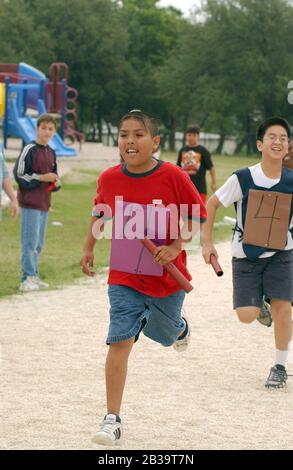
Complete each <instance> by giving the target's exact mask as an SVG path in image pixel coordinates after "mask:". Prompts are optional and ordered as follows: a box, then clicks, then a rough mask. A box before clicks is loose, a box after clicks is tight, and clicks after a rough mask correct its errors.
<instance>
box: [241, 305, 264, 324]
mask: <svg viewBox="0 0 293 470" xmlns="http://www.w3.org/2000/svg"><path fill="white" fill-rule="evenodd" d="M236 313H237V316H238V319H239V320H240V321H241V322H242V323H252V322H253V321H254V320H256V319H257V317H258V316H259V313H260V308H259V307H240V308H237V309H236Z"/></svg>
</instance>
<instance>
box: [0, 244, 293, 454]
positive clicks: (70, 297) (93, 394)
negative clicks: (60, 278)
mask: <svg viewBox="0 0 293 470" xmlns="http://www.w3.org/2000/svg"><path fill="white" fill-rule="evenodd" d="M219 252H220V253H221V261H222V264H223V267H224V270H225V275H224V277H222V278H217V277H216V276H215V274H214V273H213V271H212V270H211V268H210V267H208V266H206V265H205V264H204V263H203V262H202V260H201V258H200V257H199V256H198V255H195V254H193V255H192V256H191V262H190V269H191V272H192V274H193V283H194V286H195V289H194V291H192V293H190V294H189V295H188V296H187V298H186V309H187V311H188V313H189V318H190V321H191V324H192V342H191V345H190V347H189V349H188V352H186V353H182V354H178V353H177V352H176V351H175V350H174V349H173V348H163V347H161V346H160V345H158V344H155V343H153V342H151V341H150V340H149V339H147V338H145V337H144V336H143V335H142V336H141V340H140V341H139V343H138V344H137V345H136V346H135V348H134V350H133V353H132V356H131V359H130V364H129V376H128V381H127V386H126V392H125V397H124V406H123V409H122V419H123V424H124V433H125V440H124V444H123V445H122V447H120V449H292V448H293V407H292V397H293V383H292V378H290V379H289V386H288V389H287V391H276V392H268V391H266V390H265V389H264V381H265V379H266V376H267V374H268V372H269V368H270V366H271V363H272V360H273V330H272V329H271V328H265V327H262V326H261V325H259V324H258V323H256V324H255V325H250V326H244V325H241V324H239V322H238V321H237V320H236V318H235V315H234V313H233V311H232V306H231V274H230V261H229V258H230V256H229V244H228V243H225V244H221V246H220V247H219ZM0 318H1V332H0V342H1V346H2V362H1V369H0V376H1V387H0V403H1V431H0V448H2V449H94V448H95V449H98V448H99V446H94V445H92V444H91V437H92V434H93V433H94V432H95V430H96V429H97V425H98V423H99V422H100V419H101V417H102V416H103V414H104V412H105V389H104V360H105V356H106V352H107V347H106V346H105V345H104V339H105V335H106V332H107V324H108V305H107V294H106V277H105V273H104V274H102V275H99V276H98V277H97V278H96V279H94V280H85V281H84V282H82V283H80V284H79V285H75V286H71V287H67V288H66V289H63V290H57V291H49V292H35V293H29V294H25V295H19V296H15V297H13V298H10V299H7V300H2V301H1V302H0ZM291 373H292V366H291Z"/></svg>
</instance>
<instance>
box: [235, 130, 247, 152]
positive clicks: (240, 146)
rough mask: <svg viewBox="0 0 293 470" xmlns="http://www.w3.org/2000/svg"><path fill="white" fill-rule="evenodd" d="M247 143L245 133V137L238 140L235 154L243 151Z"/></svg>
mask: <svg viewBox="0 0 293 470" xmlns="http://www.w3.org/2000/svg"><path fill="white" fill-rule="evenodd" d="M245 144H246V134H245V136H244V137H242V139H241V140H240V142H238V144H237V145H236V149H235V152H234V153H235V155H238V154H239V153H240V152H241V150H242V148H243V146H244V145H245Z"/></svg>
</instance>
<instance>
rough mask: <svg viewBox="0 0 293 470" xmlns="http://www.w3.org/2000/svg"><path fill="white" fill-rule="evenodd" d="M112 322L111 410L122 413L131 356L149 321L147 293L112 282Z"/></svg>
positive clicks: (108, 365) (108, 366)
mask: <svg viewBox="0 0 293 470" xmlns="http://www.w3.org/2000/svg"><path fill="white" fill-rule="evenodd" d="M108 294H109V300H110V306H111V308H110V325H109V331H108V336H107V344H109V351H108V355H107V360H106V386H107V404H108V413H111V414H116V415H119V412H120V406H121V400H122V395H123V390H124V385H125V380H126V374H127V362H128V356H129V354H130V351H131V349H132V346H133V344H134V342H135V340H136V339H137V337H138V334H139V332H140V331H141V329H142V327H143V325H144V324H145V322H146V320H147V318H148V316H149V310H148V307H147V305H146V301H147V296H146V295H144V294H142V293H140V292H138V291H136V290H134V289H131V288H130V287H127V286H122V285H110V286H109V288H108Z"/></svg>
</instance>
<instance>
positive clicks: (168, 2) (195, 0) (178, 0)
mask: <svg viewBox="0 0 293 470" xmlns="http://www.w3.org/2000/svg"><path fill="white" fill-rule="evenodd" d="M160 5H162V6H163V7H167V6H173V7H175V8H177V9H178V10H181V11H182V12H183V13H184V14H185V15H187V14H188V13H189V9H190V8H191V7H192V6H193V5H197V6H198V5H200V0H161V1H160Z"/></svg>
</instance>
